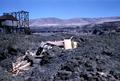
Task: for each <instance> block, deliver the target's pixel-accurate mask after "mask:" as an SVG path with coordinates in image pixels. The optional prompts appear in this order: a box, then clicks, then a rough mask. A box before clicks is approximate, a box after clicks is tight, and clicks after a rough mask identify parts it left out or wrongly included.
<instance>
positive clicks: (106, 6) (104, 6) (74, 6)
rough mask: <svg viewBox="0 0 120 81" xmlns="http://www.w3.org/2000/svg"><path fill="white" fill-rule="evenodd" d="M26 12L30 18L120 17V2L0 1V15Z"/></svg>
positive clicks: (111, 0)
mask: <svg viewBox="0 0 120 81" xmlns="http://www.w3.org/2000/svg"><path fill="white" fill-rule="evenodd" d="M20 10H27V11H29V12H30V18H44V17H58V18H73V17H106V16H120V0H1V1H0V14H2V13H3V12H12V11H20Z"/></svg>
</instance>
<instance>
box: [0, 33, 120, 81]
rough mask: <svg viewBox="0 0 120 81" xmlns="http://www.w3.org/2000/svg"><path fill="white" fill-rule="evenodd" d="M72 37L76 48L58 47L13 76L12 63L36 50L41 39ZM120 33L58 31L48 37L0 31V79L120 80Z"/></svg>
mask: <svg viewBox="0 0 120 81" xmlns="http://www.w3.org/2000/svg"><path fill="white" fill-rule="evenodd" d="M71 36H74V37H75V40H77V41H78V42H79V46H78V48H76V49H71V50H65V49H61V48H59V47H57V46H53V48H52V49H49V50H47V53H48V56H47V58H46V59H44V58H41V59H42V61H41V62H40V63H39V64H38V65H37V66H31V67H30V68H29V70H26V71H23V72H22V73H18V74H17V75H13V73H12V72H11V69H12V62H15V60H16V59H17V58H19V57H20V56H23V55H25V52H26V51H27V50H31V51H35V50H37V49H38V47H39V46H40V43H41V41H47V40H53V41H54V40H63V39H64V38H70V37H71ZM119 44H120V33H119V32H114V33H107V34H102V35H85V36H83V35H74V34H65V33H57V34H53V35H50V36H42V35H23V34H0V81H120V45H119Z"/></svg>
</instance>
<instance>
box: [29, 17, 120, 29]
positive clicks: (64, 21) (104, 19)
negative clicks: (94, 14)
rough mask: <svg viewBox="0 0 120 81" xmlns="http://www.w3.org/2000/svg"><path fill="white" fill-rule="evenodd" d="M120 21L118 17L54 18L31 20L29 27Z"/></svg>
mask: <svg viewBox="0 0 120 81" xmlns="http://www.w3.org/2000/svg"><path fill="white" fill-rule="evenodd" d="M111 21H120V17H101V18H72V19H59V18H54V17H49V18H38V19H31V20H30V26H31V27H40V26H72V25H73V26H81V25H87V24H100V23H103V22H111Z"/></svg>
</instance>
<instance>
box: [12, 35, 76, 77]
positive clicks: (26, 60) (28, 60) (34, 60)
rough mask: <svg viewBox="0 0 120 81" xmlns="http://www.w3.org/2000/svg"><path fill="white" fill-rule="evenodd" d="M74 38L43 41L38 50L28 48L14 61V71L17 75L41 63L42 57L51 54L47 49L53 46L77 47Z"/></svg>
mask: <svg viewBox="0 0 120 81" xmlns="http://www.w3.org/2000/svg"><path fill="white" fill-rule="evenodd" d="M72 38H73V37H71V38H70V39H64V40H62V41H46V42H41V44H40V47H39V48H38V50H36V51H34V52H31V51H30V50H27V51H26V53H25V55H24V56H22V57H19V58H18V59H17V60H16V62H15V63H12V67H13V68H12V73H13V74H15V75H17V74H18V73H21V72H22V71H24V70H29V69H30V66H36V65H40V62H41V60H42V58H43V57H47V56H48V55H49V53H47V50H49V49H52V47H53V46H57V47H60V48H62V49H65V50H68V49H74V48H77V45H78V43H77V42H76V41H73V40H72Z"/></svg>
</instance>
